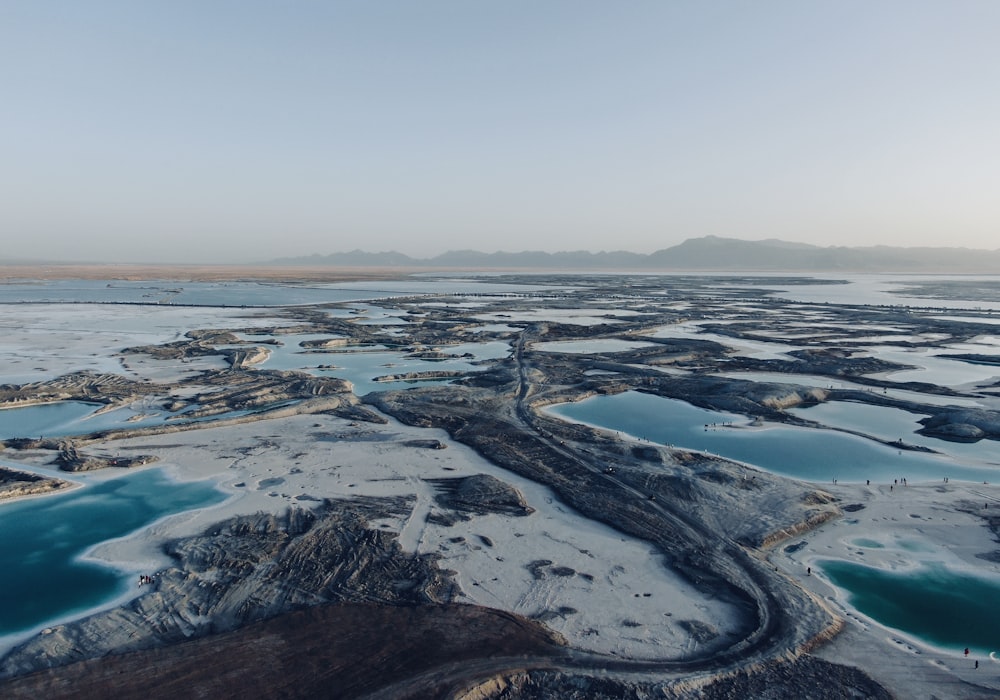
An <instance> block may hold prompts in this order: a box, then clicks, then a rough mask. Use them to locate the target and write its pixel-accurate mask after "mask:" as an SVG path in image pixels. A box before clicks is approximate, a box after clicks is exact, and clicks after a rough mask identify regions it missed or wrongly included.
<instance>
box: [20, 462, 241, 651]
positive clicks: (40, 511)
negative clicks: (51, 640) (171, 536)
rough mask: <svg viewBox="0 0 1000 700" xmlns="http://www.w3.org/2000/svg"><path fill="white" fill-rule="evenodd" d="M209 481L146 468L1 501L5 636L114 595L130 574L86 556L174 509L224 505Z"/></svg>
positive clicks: (127, 582) (129, 581) (129, 580)
mask: <svg viewBox="0 0 1000 700" xmlns="http://www.w3.org/2000/svg"><path fill="white" fill-rule="evenodd" d="M224 499H225V495H224V494H223V493H222V492H221V491H219V490H217V489H216V488H215V486H214V485H213V484H211V483H209V482H175V481H172V480H170V479H168V478H167V477H166V476H165V475H164V474H163V472H162V470H160V469H149V470H144V471H140V472H136V473H133V474H129V475H127V476H124V477H121V478H118V479H111V480H108V481H103V482H99V483H95V484H92V485H88V486H85V487H82V488H79V489H76V490H74V491H70V492H67V493H64V494H58V495H52V496H46V497H44V498H36V499H31V500H26V501H18V502H14V503H6V504H2V505H0V533H2V537H0V601H3V604H2V605H0V635H4V634H10V633H13V632H19V631H23V630H28V629H31V628H33V627H38V626H39V625H42V624H44V623H46V622H48V621H50V620H55V619H58V618H61V617H65V616H67V615H70V614H72V613H80V612H82V611H85V610H87V609H89V608H93V607H95V606H97V605H101V604H104V603H107V602H110V601H111V600H113V599H114V598H115V597H116V596H118V595H120V594H121V593H123V592H124V591H126V590H127V589H128V587H129V586H131V585H135V583H134V581H133V580H132V576H131V575H126V574H124V573H123V572H121V571H118V570H115V569H112V568H109V567H106V566H101V565H98V564H96V563H92V562H87V561H81V560H80V559H79V557H80V555H81V554H82V553H84V552H86V551H87V550H88V549H90V548H91V547H93V546H94V545H96V544H98V543H100V542H104V541H106V540H110V539H114V538H117V537H122V536H124V535H127V534H130V533H132V532H135V531H136V530H138V529H140V528H142V527H144V526H146V525H149V524H150V523H152V522H154V521H156V520H158V519H160V518H162V517H164V516H166V515H171V514H173V513H179V512H182V511H185V510H191V509H194V508H201V507H204V506H208V505H213V504H215V503H219V502H221V501H222V500H224Z"/></svg>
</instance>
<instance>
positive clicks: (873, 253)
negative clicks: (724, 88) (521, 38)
mask: <svg viewBox="0 0 1000 700" xmlns="http://www.w3.org/2000/svg"><path fill="white" fill-rule="evenodd" d="M270 264H273V265H309V266H327V265H329V266H337V267H431V268H465V269H476V268H501V269H503V268H506V269H535V270H567V271H568V270H644V271H657V270H663V271H687V270H692V271H693V270H700V271H728V272H754V271H757V272H925V273H927V272H930V273H933V272H951V273H983V274H1000V250H974V249H969V248H898V247H890V246H873V247H868V248H848V247H844V246H830V247H821V246H814V245H808V244H805V243H790V242H788V241H780V240H777V239H768V240H763V241H744V240H739V239H735V238H720V237H718V236H705V237H704V238H690V239H688V240H686V241H684V242H683V243H681V244H679V245H675V246H673V247H671V248H664V249H662V250H658V251H656V252H655V253H650V254H649V255H643V254H640V253H629V252H627V251H611V252H600V253H591V252H587V251H567V252H562V253H544V252H539V251H523V252H520V253H502V252H501V253H481V252H478V251H474V250H453V251H449V252H447V253H442V254H441V255H438V256H435V257H432V258H411V257H410V256H408V255H404V254H403V253H397V252H386V253H367V252H363V251H360V250H355V251H351V252H349V253H334V254H332V255H310V256H306V257H300V258H281V259H278V260H274V261H272V262H271V263H270Z"/></svg>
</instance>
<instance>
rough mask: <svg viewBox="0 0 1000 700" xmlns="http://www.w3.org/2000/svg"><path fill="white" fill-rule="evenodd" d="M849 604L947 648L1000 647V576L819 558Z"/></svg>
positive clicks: (983, 649)
mask: <svg viewBox="0 0 1000 700" xmlns="http://www.w3.org/2000/svg"><path fill="white" fill-rule="evenodd" d="M819 564H820V568H822V570H823V573H824V574H825V575H826V576H827V577H828V578H829V579H830V581H831V582H833V583H834V584H835V585H836V586H838V587H840V588H843V589H844V590H846V591H848V594H849V595H848V597H849V600H850V603H851V605H853V606H854V607H855V608H857V609H858V610H859V611H861V612H862V613H864V614H865V615H867V616H868V617H870V618H872V619H874V620H877V621H878V622H880V623H881V624H883V625H885V626H887V627H892V628H895V629H898V630H900V631H901V632H905V633H907V634H911V635H913V636H916V637H920V638H921V639H924V640H927V641H928V642H931V643H932V644H934V645H936V646H940V647H945V648H949V649H956V650H961V649H964V648H965V647H969V648H972V649H976V650H978V651H979V652H980V653H988V652H990V651H1000V606H998V605H997V604H996V603H997V601H998V600H1000V582H998V581H996V580H993V579H988V578H984V577H980V576H973V575H971V574H966V573H961V572H956V571H952V570H951V569H948V568H946V567H944V566H942V565H940V564H926V565H923V566H921V568H919V569H918V570H916V571H906V572H895V571H885V570H882V569H875V568H872V567H869V566H862V565H860V564H853V563H851V562H846V561H839V560H825V561H822V562H820V563H819Z"/></svg>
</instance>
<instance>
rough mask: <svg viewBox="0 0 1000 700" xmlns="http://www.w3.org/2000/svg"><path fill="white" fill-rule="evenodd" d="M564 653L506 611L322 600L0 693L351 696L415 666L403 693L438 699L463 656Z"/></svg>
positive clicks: (492, 662) (534, 662)
mask: <svg viewBox="0 0 1000 700" xmlns="http://www.w3.org/2000/svg"><path fill="white" fill-rule="evenodd" d="M561 652H562V647H560V646H559V645H558V644H557V643H556V641H555V639H554V638H553V636H552V635H551V633H549V632H548V631H546V630H545V628H544V627H543V626H542V625H540V624H538V623H533V622H530V621H528V620H525V619H523V618H519V617H516V616H514V615H510V614H508V613H505V612H502V611H499V610H489V609H486V608H479V607H475V606H471V605H441V606H418V607H393V606H381V605H365V604H338V605H321V606H316V607H312V608H307V609H305V610H299V611H296V612H292V613H287V614H285V615H279V616H277V617H273V618H270V619H268V620H265V621H262V622H257V623H253V624H250V625H247V626H246V627H243V628H240V629H237V630H234V631H232V632H226V633H223V634H217V635H213V636H210V637H203V638H201V639H196V640H193V641H190V642H185V643H182V644H177V645H174V646H170V647H165V648H159V649H151V650H147V651H141V652H134V653H131V654H125V655H121V656H108V657H105V658H102V659H92V660H88V661H81V662H78V663H75V664H70V665H68V666H63V667H60V668H55V669H49V670H45V671H40V672H38V673H34V674H32V675H29V676H24V677H21V678H17V679H15V680H13V681H6V682H4V683H3V684H2V686H0V694H2V695H3V697H5V698H39V697H44V698H47V699H48V700H57V699H59V698H101V699H104V698H146V699H147V700H158V699H160V698H163V699H164V700H176V698H191V697H207V698H223V697H228V698H231V697H247V698H342V699H343V700H347V699H348V698H357V697H362V696H365V695H367V694H369V693H372V692H375V691H378V690H380V689H382V688H385V687H388V686H392V685H393V684H395V683H398V682H400V681H403V680H410V679H412V678H413V677H415V676H420V677H421V678H423V681H422V682H419V683H417V684H413V683H412V682H411V683H410V688H411V690H412V692H408V693H407V694H406V695H396V697H399V698H403V697H414V698H416V697H433V696H435V695H437V694H438V693H439V692H441V691H443V690H445V689H446V688H447V686H448V684H449V683H448V681H452V680H453V676H454V675H455V669H460V668H461V667H462V666H464V665H470V666H471V665H476V666H477V667H480V668H489V667H491V666H492V667H494V668H495V669H496V670H498V671H499V670H507V669H510V668H517V667H518V666H519V665H523V667H525V668H527V667H545V666H546V665H548V664H547V662H546V661H545V658H546V657H554V656H558V655H559V654H560V653H561ZM209 660H210V662H209ZM434 672H437V673H439V674H440V676H441V679H444V680H443V681H442V680H441V679H439V678H438V677H437V676H436V675H435V673H434ZM439 683H441V684H443V686H444V687H442V685H439ZM414 685H415V686H416V687H414Z"/></svg>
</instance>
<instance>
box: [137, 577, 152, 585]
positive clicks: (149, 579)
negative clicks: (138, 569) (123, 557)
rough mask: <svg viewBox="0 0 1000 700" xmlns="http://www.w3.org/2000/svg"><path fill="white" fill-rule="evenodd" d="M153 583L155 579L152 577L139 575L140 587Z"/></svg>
mask: <svg viewBox="0 0 1000 700" xmlns="http://www.w3.org/2000/svg"><path fill="white" fill-rule="evenodd" d="M152 582H153V577H152V576H147V575H146V574H139V585H140V586H141V585H142V584H144V583H145V584H150V583H152Z"/></svg>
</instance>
